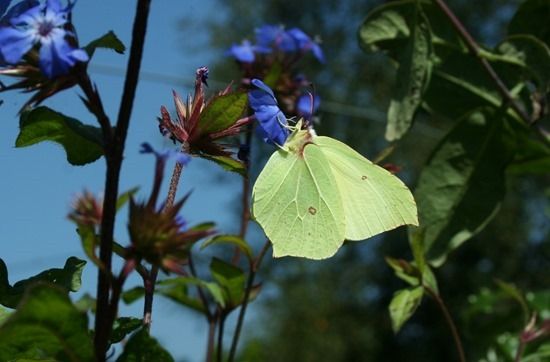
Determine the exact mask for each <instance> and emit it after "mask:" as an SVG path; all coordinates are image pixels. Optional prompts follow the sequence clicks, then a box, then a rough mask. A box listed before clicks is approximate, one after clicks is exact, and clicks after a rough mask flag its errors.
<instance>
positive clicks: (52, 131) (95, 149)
mask: <svg viewBox="0 0 550 362" xmlns="http://www.w3.org/2000/svg"><path fill="white" fill-rule="evenodd" d="M19 128H20V132H19V135H18V136H17V140H16V141H15V146H16V147H27V146H31V145H33V144H35V143H39V142H42V141H52V142H56V143H58V144H60V145H61V146H63V148H64V149H65V152H66V153H67V160H68V161H69V163H70V164H71V165H77V166H81V165H85V164H87V163H90V162H94V161H95V160H97V159H98V158H99V157H101V156H102V155H103V146H102V141H101V131H100V129H99V128H97V127H93V126H89V125H86V124H83V123H82V122H80V121H79V120H76V119H74V118H70V117H67V116H65V115H63V114H61V113H58V112H55V111H53V110H51V109H49V108H48V107H38V108H34V109H32V110H30V111H25V112H23V113H22V114H21V118H20V121H19Z"/></svg>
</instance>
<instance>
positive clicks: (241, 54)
mask: <svg viewBox="0 0 550 362" xmlns="http://www.w3.org/2000/svg"><path fill="white" fill-rule="evenodd" d="M254 53H271V48H269V47H265V46H262V45H252V43H250V42H249V41H248V40H243V41H242V43H241V44H240V45H239V44H233V45H232V46H231V48H229V50H228V51H227V52H226V54H227V55H231V56H232V57H234V58H235V59H237V60H238V61H239V62H243V63H252V62H253V61H254V60H255V59H256V56H255V54H254Z"/></svg>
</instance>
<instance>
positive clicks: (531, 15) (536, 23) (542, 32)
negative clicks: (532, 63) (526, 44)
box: [508, 0, 550, 46]
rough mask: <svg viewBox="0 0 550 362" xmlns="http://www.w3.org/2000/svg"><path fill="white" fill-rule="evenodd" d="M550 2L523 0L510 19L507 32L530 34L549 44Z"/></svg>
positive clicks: (544, 0)
mask: <svg viewBox="0 0 550 362" xmlns="http://www.w3.org/2000/svg"><path fill="white" fill-rule="evenodd" d="M548 19H550V3H548V1H546V0H525V1H523V3H522V4H521V6H520V7H519V9H518V10H517V12H516V14H515V15H514V17H513V18H512V20H510V25H509V26H508V34H530V35H533V36H535V37H536V38H538V39H540V40H542V41H543V42H545V43H546V45H547V46H550V28H549V27H548Z"/></svg>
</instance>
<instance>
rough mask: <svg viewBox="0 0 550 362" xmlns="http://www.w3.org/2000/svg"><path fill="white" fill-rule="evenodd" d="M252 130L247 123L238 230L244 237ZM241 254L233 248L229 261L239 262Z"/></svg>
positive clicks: (251, 126) (248, 217)
mask: <svg viewBox="0 0 550 362" xmlns="http://www.w3.org/2000/svg"><path fill="white" fill-rule="evenodd" d="M252 131H253V125H252V124H249V125H248V126H247V130H246V138H245V142H244V145H245V147H246V149H247V152H248V153H247V155H246V158H245V160H244V165H245V174H244V175H243V189H242V195H241V207H242V213H241V228H240V231H239V236H240V237H241V238H242V239H244V238H245V236H246V231H247V230H248V224H249V222H250V206H249V204H250V160H249V158H250V148H251V145H252ZM240 255H241V250H240V249H239V248H237V247H236V248H235V252H234V254H233V259H232V260H231V262H232V263H233V264H235V265H236V264H238V263H239V258H240Z"/></svg>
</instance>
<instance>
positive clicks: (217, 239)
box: [201, 235, 253, 261]
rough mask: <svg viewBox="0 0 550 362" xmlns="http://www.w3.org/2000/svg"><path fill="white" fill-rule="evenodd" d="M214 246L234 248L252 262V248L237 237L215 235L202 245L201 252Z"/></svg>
mask: <svg viewBox="0 0 550 362" xmlns="http://www.w3.org/2000/svg"><path fill="white" fill-rule="evenodd" d="M215 244H228V245H233V246H236V247H237V248H239V250H241V251H242V252H243V253H244V255H246V257H247V258H248V260H249V261H252V259H253V254H252V248H251V247H250V245H248V243H247V242H246V240H245V239H243V238H241V237H239V236H238V235H216V236H214V237H213V238H210V239H208V240H206V241H205V242H204V243H202V245H201V250H202V249H204V248H206V247H208V246H210V245H215Z"/></svg>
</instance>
